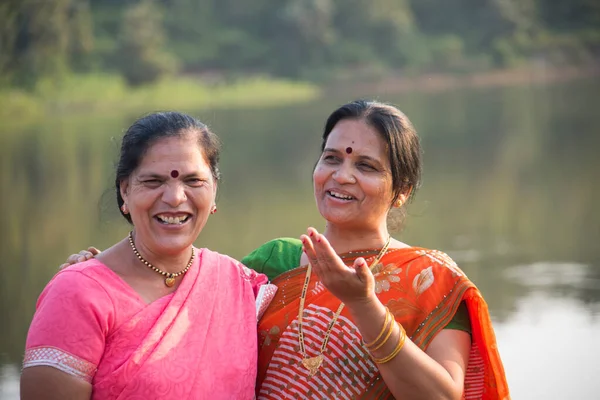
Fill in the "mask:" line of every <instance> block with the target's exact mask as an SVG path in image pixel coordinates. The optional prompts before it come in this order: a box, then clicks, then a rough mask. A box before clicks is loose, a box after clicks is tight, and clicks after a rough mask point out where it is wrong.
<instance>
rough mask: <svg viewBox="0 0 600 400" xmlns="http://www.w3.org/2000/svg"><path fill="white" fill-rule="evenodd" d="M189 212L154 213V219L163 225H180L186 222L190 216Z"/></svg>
mask: <svg viewBox="0 0 600 400" xmlns="http://www.w3.org/2000/svg"><path fill="white" fill-rule="evenodd" d="M191 217H192V216H191V214H187V213H178V214H158V215H156V217H155V218H156V219H157V220H158V222H160V223H161V224H165V225H182V224H184V223H186V222H187V221H188V220H189V219H190V218H191Z"/></svg>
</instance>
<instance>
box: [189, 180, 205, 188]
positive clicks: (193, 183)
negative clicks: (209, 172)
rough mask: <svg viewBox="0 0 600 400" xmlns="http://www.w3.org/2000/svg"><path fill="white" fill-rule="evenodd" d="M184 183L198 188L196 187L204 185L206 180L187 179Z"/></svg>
mask: <svg viewBox="0 0 600 400" xmlns="http://www.w3.org/2000/svg"><path fill="white" fill-rule="evenodd" d="M185 182H186V183H187V184H188V185H190V186H194V187H198V186H202V185H203V184H204V183H206V179H200V178H188V179H186V180H185Z"/></svg>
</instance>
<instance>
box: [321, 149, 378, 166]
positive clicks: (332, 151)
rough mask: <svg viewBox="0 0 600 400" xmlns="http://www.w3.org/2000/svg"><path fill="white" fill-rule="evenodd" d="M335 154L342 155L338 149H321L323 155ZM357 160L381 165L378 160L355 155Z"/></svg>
mask: <svg viewBox="0 0 600 400" xmlns="http://www.w3.org/2000/svg"><path fill="white" fill-rule="evenodd" d="M326 152H328V153H336V154H344V153H342V152H341V151H339V150H338V149H332V148H331V147H326V148H324V149H323V153H326ZM356 156H357V157H358V158H360V159H362V160H368V161H371V162H373V163H376V164H377V165H382V164H381V162H380V161H379V160H377V159H376V158H373V157H371V156H366V155H360V154H357V155H356Z"/></svg>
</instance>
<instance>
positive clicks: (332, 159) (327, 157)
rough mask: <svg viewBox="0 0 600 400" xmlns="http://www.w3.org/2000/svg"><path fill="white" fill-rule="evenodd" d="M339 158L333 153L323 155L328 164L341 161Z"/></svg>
mask: <svg viewBox="0 0 600 400" xmlns="http://www.w3.org/2000/svg"><path fill="white" fill-rule="evenodd" d="M339 160H340V159H339V158H338V157H336V156H334V155H331V154H327V155H324V156H323V161H325V162H326V163H328V164H333V163H336V162H339Z"/></svg>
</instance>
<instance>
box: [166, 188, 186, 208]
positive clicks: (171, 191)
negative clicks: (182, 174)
mask: <svg viewBox="0 0 600 400" xmlns="http://www.w3.org/2000/svg"><path fill="white" fill-rule="evenodd" d="M162 198H163V201H164V202H165V203H167V204H168V205H170V206H171V207H174V208H175V207H177V206H179V205H180V204H182V203H183V202H185V201H186V200H187V196H186V195H185V188H184V187H183V184H182V183H181V182H178V181H176V182H171V183H169V184H168V185H166V186H165V191H164V192H163V196H162Z"/></svg>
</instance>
